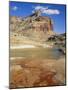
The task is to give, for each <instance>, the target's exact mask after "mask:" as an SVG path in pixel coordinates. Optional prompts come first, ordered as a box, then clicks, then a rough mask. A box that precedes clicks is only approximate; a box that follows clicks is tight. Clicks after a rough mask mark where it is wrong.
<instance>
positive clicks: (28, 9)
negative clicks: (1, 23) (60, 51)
mask: <svg viewBox="0 0 68 90" xmlns="http://www.w3.org/2000/svg"><path fill="white" fill-rule="evenodd" d="M9 8H10V11H9V14H10V16H22V17H26V16H29V15H30V14H31V13H33V12H34V11H35V10H39V9H40V10H41V11H42V16H48V17H50V18H51V19H52V20H53V28H54V31H55V32H56V33H64V32H65V31H66V30H65V17H66V14H65V13H66V12H65V11H66V6H65V5H58V4H45V3H44V4H43V3H26V2H13V1H10V2H9Z"/></svg>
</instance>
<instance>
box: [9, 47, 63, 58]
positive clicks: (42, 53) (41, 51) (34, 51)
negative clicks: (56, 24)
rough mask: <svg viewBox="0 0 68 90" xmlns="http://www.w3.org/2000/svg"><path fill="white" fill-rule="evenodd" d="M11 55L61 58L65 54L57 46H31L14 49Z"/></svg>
mask: <svg viewBox="0 0 68 90" xmlns="http://www.w3.org/2000/svg"><path fill="white" fill-rule="evenodd" d="M10 56H11V57H24V58H29V59H31V58H33V59H59V58H60V57H61V56H63V54H62V53H61V52H60V51H59V50H58V49H56V48H51V49H49V48H30V49H13V50H11V52H10Z"/></svg>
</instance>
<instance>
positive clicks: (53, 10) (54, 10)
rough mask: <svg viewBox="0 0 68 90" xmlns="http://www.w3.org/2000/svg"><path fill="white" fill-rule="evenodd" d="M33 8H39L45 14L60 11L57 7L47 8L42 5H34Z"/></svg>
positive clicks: (58, 12)
mask: <svg viewBox="0 0 68 90" xmlns="http://www.w3.org/2000/svg"><path fill="white" fill-rule="evenodd" d="M35 10H40V11H41V12H42V13H45V14H48V15H50V14H57V15H58V14H60V11H59V10H58V9H49V8H48V7H43V6H36V7H35Z"/></svg>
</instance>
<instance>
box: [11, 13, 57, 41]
mask: <svg viewBox="0 0 68 90" xmlns="http://www.w3.org/2000/svg"><path fill="white" fill-rule="evenodd" d="M10 32H11V33H13V34H14V35H15V34H16V35H15V36H25V37H28V38H29V39H32V40H35V41H42V42H43V41H46V40H47V38H48V37H50V36H51V35H54V34H55V33H54V31H53V21H52V20H51V19H50V18H49V17H45V16H39V15H37V14H36V13H34V14H32V15H30V16H28V17H26V18H20V17H14V16H12V17H10Z"/></svg>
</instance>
